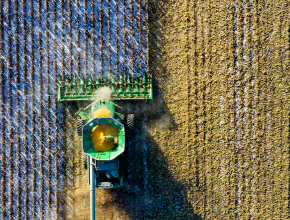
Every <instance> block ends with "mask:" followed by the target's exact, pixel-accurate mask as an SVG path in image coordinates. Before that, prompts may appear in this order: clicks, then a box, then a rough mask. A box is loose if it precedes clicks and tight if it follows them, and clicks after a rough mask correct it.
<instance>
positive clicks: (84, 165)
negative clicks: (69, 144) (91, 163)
mask: <svg viewBox="0 0 290 220" xmlns="http://www.w3.org/2000/svg"><path fill="white" fill-rule="evenodd" d="M83 167H84V169H85V170H87V169H88V156H87V155H86V154H84V153H83Z"/></svg>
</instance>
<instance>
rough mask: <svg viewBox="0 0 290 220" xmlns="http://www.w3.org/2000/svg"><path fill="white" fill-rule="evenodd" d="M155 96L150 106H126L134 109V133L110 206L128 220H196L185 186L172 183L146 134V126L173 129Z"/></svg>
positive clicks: (159, 96) (160, 154) (155, 145)
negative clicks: (123, 212) (121, 175)
mask: <svg viewBox="0 0 290 220" xmlns="http://www.w3.org/2000/svg"><path fill="white" fill-rule="evenodd" d="M154 81H155V82H156V79H154ZM156 86H158V85H156V84H154V87H155V90H156V89H157V88H156ZM155 94H156V95H155V96H154V99H153V101H152V102H151V101H150V102H139V103H137V104H136V105H135V103H130V104H129V105H131V107H132V106H133V105H135V108H134V106H133V108H134V112H135V115H137V117H136V122H135V127H136V132H135V134H134V138H133V139H134V140H133V141H130V140H129V144H130V147H129V149H130V155H131V156H130V161H129V163H126V162H125V170H128V173H127V175H125V180H124V183H123V186H122V187H121V188H120V189H115V190H114V195H113V197H114V199H113V200H112V202H114V203H115V204H114V205H113V204H112V205H113V206H118V207H119V208H120V209H121V210H123V211H125V212H126V214H127V215H129V219H198V220H200V219H201V218H200V216H198V215H196V214H195V213H194V209H193V207H192V205H191V204H190V201H188V199H187V191H188V187H189V186H188V185H186V184H185V183H183V182H180V181H178V180H176V178H175V177H174V175H173V174H172V173H171V172H170V171H169V170H168V167H169V162H168V161H167V159H166V158H165V156H164V153H163V152H162V151H161V146H160V145H159V144H158V143H157V142H156V141H155V139H154V137H153V136H151V135H150V133H149V131H148V129H149V127H150V126H153V129H157V130H163V131H164V130H171V131H174V130H176V129H177V125H176V123H175V121H174V118H173V117H172V115H171V114H170V111H169V109H168V107H167V105H166V104H165V102H164V100H163V97H162V93H158V92H157V93H155ZM163 147H164V146H163ZM168 150H170V147H168ZM125 174H126V172H125Z"/></svg>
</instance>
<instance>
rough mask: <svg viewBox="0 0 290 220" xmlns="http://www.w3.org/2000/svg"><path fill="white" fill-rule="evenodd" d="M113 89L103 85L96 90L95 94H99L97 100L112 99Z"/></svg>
mask: <svg viewBox="0 0 290 220" xmlns="http://www.w3.org/2000/svg"><path fill="white" fill-rule="evenodd" d="M111 93H112V91H111V89H110V88H109V87H101V88H99V89H98V90H97V91H96V92H95V96H97V99H96V101H99V100H110V99H111Z"/></svg>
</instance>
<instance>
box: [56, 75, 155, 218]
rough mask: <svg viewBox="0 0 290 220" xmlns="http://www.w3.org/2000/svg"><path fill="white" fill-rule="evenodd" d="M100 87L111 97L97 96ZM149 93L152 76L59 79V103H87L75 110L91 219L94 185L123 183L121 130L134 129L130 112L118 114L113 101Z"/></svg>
mask: <svg viewBox="0 0 290 220" xmlns="http://www.w3.org/2000/svg"><path fill="white" fill-rule="evenodd" d="M124 78H125V79H124ZM101 89H107V90H109V91H110V93H111V96H110V97H107V98H103V97H101V96H100V95H99V93H98V91H100V90H101ZM152 95H153V94H152V75H145V74H144V75H143V76H137V75H135V76H134V77H131V76H128V75H127V76H125V77H123V76H122V75H120V76H119V77H117V80H116V79H115V76H112V77H108V76H105V77H104V78H102V77H99V76H96V77H95V79H93V77H92V76H90V77H89V78H88V79H87V80H85V78H84V77H83V76H82V77H80V78H79V79H78V78H77V77H76V76H74V77H73V78H72V79H70V78H69V77H66V78H65V79H62V78H60V79H59V88H58V101H59V102H64V101H66V102H67V101H74V102H84V101H85V103H88V105H87V106H86V107H85V108H80V109H79V110H78V111H77V113H76V115H77V127H76V131H77V134H78V135H79V136H81V137H82V145H83V166H84V169H87V170H88V177H89V178H88V179H89V185H90V190H91V193H90V197H91V198H90V200H91V219H95V188H101V189H112V188H118V187H120V186H121V185H122V183H123V178H124V160H126V158H125V157H124V155H123V153H124V152H125V149H126V140H125V132H126V130H128V131H132V130H133V129H134V114H127V115H125V114H123V113H121V112H120V111H121V109H122V108H121V107H119V106H118V105H116V104H115V103H114V100H138V99H146V100H148V99H152ZM118 111H119V112H118ZM125 118H126V119H127V120H126V121H125Z"/></svg>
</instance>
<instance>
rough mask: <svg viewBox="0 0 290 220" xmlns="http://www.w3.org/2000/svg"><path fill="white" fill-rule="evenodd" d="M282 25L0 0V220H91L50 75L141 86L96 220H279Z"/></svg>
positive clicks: (285, 24)
mask: <svg viewBox="0 0 290 220" xmlns="http://www.w3.org/2000/svg"><path fill="white" fill-rule="evenodd" d="M289 21H290V5H289V1H286V0H277V1H270V0H265V1H260V0H258V1H252V0H250V1H245V0H242V1H236V0H234V1H229V0H226V1H213V0H208V1H201V0H194V1H193V0H185V1H181V0H180V1H176V0H167V1H165V0H147V1H146V0H42V1H40V0H0V132H1V134H0V167H1V170H0V219H89V211H90V210H89V208H90V207H89V202H90V200H89V185H88V180H87V178H88V177H87V172H86V171H85V170H84V169H83V168H82V145H81V137H78V136H77V134H76V132H75V127H76V119H75V112H76V110H77V108H78V104H77V103H66V102H64V103H58V102H57V88H58V77H59V76H60V77H61V79H62V80H63V79H64V77H65V76H70V77H71V76H73V75H77V76H78V77H80V76H82V75H84V76H89V75H93V76H96V75H100V76H104V75H106V74H116V75H117V74H124V75H126V76H133V75H134V74H137V75H138V76H142V75H143V74H146V75H150V74H152V75H153V92H154V99H153V102H150V101H147V102H145V101H144V102H140V103H138V104H137V105H136V110H135V111H136V113H138V117H137V119H136V122H135V125H136V130H135V136H134V137H129V139H130V146H134V147H132V148H130V156H131V158H132V161H130V164H129V166H128V167H127V168H126V173H127V178H126V180H125V182H124V184H123V186H122V187H121V188H119V189H115V190H107V191H104V190H96V218H97V219H100V220H101V219H104V220H107V219H289V218H290V210H289V205H290V204H289V203H290V200H289V193H290V192H289V190H290V186H289V182H290V170H289V167H290V157H289V156H290V150H289V143H290V142H289V138H290V133H289V128H290V121H289V120H290V91H289V89H290V87H289V86H290V74H289V69H290V48H289V46H290V32H289V30H290V27H289V24H290V23H289ZM124 102H125V101H124ZM120 104H121V105H122V103H120ZM124 105H125V103H124ZM127 107H128V108H130V106H127Z"/></svg>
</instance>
